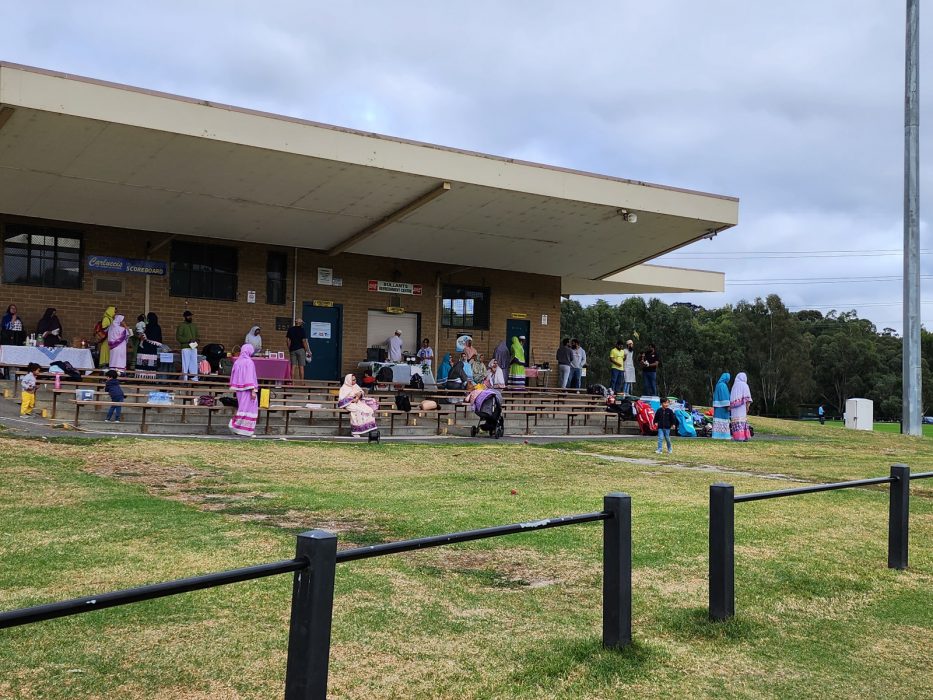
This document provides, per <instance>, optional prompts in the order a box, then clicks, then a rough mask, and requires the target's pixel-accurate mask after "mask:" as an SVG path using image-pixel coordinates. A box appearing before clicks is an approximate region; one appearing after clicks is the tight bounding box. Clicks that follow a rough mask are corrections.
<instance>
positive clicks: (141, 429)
mask: <svg viewBox="0 0 933 700" xmlns="http://www.w3.org/2000/svg"><path fill="white" fill-rule="evenodd" d="M146 410H147V409H146V407H145V406H143V416H142V419H141V420H140V422H139V432H141V433H145V432H146Z"/></svg>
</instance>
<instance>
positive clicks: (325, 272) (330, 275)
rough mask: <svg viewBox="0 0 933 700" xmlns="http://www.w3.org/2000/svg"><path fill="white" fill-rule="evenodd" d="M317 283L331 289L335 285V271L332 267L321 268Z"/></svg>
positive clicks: (318, 270)
mask: <svg viewBox="0 0 933 700" xmlns="http://www.w3.org/2000/svg"><path fill="white" fill-rule="evenodd" d="M317 283H318V284H323V285H325V286H328V287H330V286H331V285H333V283H334V269H333V268H332V267H319V268H318V269H317Z"/></svg>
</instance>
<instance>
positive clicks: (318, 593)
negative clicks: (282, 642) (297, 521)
mask: <svg viewBox="0 0 933 700" xmlns="http://www.w3.org/2000/svg"><path fill="white" fill-rule="evenodd" d="M600 520H601V521H602V522H603V629H602V637H603V645H604V646H606V647H608V648H621V647H624V646H626V645H627V644H629V643H630V642H631V641H632V503H631V497H630V496H628V495H627V494H624V493H610V494H608V495H606V496H605V497H604V498H603V510H602V511H598V512H593V513H581V514H578V515H566V516H562V517H557V518H546V519H543V520H534V521H530V522H524V523H515V524H512V525H500V526H496V527H488V528H483V529H479V530H466V531H463V532H454V533H449V534H446V535H437V536H433V537H422V538H418V539H411V540H403V541H401V542H389V543H386V544H379V545H373V546H370V547H359V548H356V549H347V550H344V551H342V552H338V551H337V536H336V535H334V534H332V533H329V532H325V531H323V530H311V531H309V532H303V533H301V534H300V535H298V543H297V547H296V553H295V558H294V559H287V560H284V561H278V562H273V563H270V564H259V565H256V566H249V567H245V568H240V569H232V570H229V571H222V572H218V573H212V574H205V575H203V576H194V577H191V578H184V579H178V580H175V581H167V582H164V583H154V584H150V585H147V586H140V587H138V588H129V589H125V590H121V591H114V592H111V593H103V594H101V595H98V596H85V597H83V598H74V599H72V600H65V601H60V602H57V603H49V604H46V605H37V606H34V607H30V608H21V609H19V610H10V611H7V612H4V613H0V629H5V628H10V627H17V626H20V625H28V624H31V623H35V622H41V621H43V620H52V619H55V618H59V617H65V616H68V615H79V614H82V613H87V612H93V611H95V610H102V609H104V608H111V607H115V606H118V605H128V604H130V603H137V602H140V601H144V600H153V599H155V598H163V597H165V596H170V595H178V594H180V593H187V592H190V591H197V590H203V589H206V588H216V587H218V586H224V585H228V584H231V583H238V582H240V581H250V580H253V579H258V578H265V577H268V576H276V575H278V574H285V573H290V572H294V579H293V583H292V608H291V619H290V622H289V634H288V660H287V664H286V672H285V700H312V699H313V700H317V699H319V698H325V697H326V696H327V674H328V665H329V657H330V634H331V622H332V617H333V604H334V582H335V574H336V566H337V564H338V563H343V562H351V561H357V560H359V559H369V558H372V557H381V556H386V555H388V554H397V553H400V552H410V551H413V550H416V549H424V548H427V547H441V546H444V545H450V544H455V543H458V542H469V541H473V540H480V539H486V538H489V537H501V536H503V535H513V534H520V533H526V532H536V531H538V530H546V529H550V528H554V527H563V526H567V525H578V524H582V523H589V522H595V521H600Z"/></svg>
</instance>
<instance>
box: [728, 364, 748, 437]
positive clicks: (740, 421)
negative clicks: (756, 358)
mask: <svg viewBox="0 0 933 700" xmlns="http://www.w3.org/2000/svg"><path fill="white" fill-rule="evenodd" d="M729 399H730V400H729V406H730V408H731V410H732V416H731V420H730V421H729V427H730V428H731V429H732V439H733V440H735V441H737V442H748V440H749V438H751V436H752V433H751V430H750V429H749V427H748V406H749V404H751V402H752V392H751V391H749V389H748V377H746V376H745V372H739V373H738V374H737V375H736V377H735V382H734V383H733V384H732V394H731V395H730V397H729Z"/></svg>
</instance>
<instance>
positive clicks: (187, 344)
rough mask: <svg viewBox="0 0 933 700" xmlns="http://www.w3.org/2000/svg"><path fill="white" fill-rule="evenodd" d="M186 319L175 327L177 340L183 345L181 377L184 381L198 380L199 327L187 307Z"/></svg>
mask: <svg viewBox="0 0 933 700" xmlns="http://www.w3.org/2000/svg"><path fill="white" fill-rule="evenodd" d="M183 316H184V319H185V320H184V321H182V322H181V323H179V324H178V328H176V329H175V340H177V341H178V344H179V345H181V378H182V380H183V381H188V380H189V379H191V380H192V381H195V382H196V381H198V327H197V326H196V325H194V321H193V320H192V319H191V312H190V311H188V310H187V309H185V313H184V314H183Z"/></svg>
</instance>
